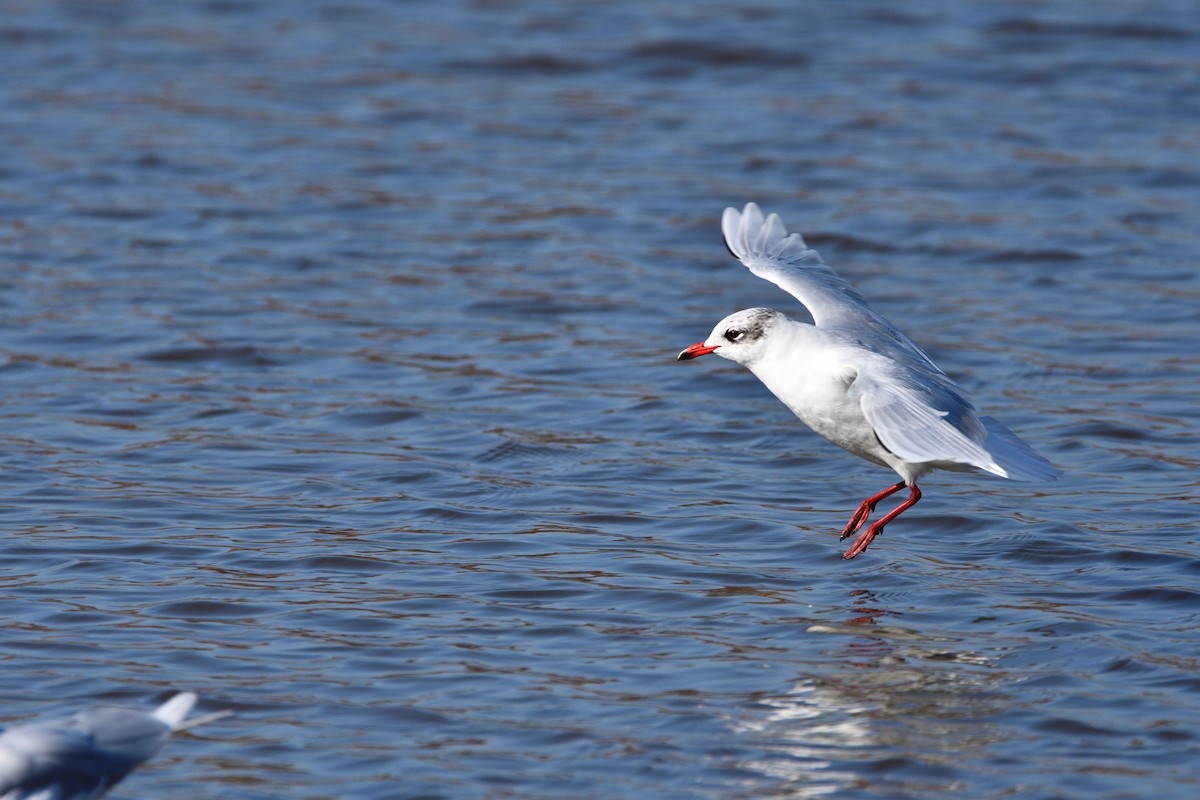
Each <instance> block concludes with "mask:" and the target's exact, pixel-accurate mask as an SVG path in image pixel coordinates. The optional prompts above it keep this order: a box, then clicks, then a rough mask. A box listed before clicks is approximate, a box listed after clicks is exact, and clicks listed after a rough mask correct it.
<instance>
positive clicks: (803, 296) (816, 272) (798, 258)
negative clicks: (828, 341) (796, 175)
mask: <svg viewBox="0 0 1200 800" xmlns="http://www.w3.org/2000/svg"><path fill="white" fill-rule="evenodd" d="M721 232H722V233H723V234H724V235H725V244H726V245H727V246H728V247H729V251H730V252H731V253H733V255H734V256H735V257H737V259H738V260H739V261H741V262H742V263H743V264H745V265H746V267H747V268H749V270H750V271H751V272H752V273H754V274H755V275H757V276H758V277H760V278H762V279H763V280H768V281H770V282H771V283H774V284H775V285H776V286H778V287H779V288H781V289H783V290H784V291H785V292H787V293H788V294H791V295H792V296H793V297H795V298H796V299H797V300H799V301H800V302H801V303H803V304H804V307H805V308H807V309H808V312H809V313H810V314H812V317H813V321H814V322H816V323H817V324H818V325H822V324H828V323H830V322H834V321H836V320H837V319H839V318H843V317H847V316H854V317H858V316H861V315H863V314H865V315H867V316H871V317H875V316H877V315H876V314H875V313H874V312H873V311H871V310H870V309H869V308H868V307H867V303H866V300H864V299H863V297H862V295H860V294H859V293H858V292H857V291H855V290H854V288H853V287H851V286H850V284H848V283H846V281H845V280H844V279H843V278H842V277H841V276H840V275H838V274H837V273H836V272H834V271H833V270H832V269H831V268H830V267H829V266H828V265H827V264H825V262H823V261H822V260H821V256H820V255H819V254H818V253H817V251H816V250H813V249H811V248H809V246H808V245H807V244H805V243H804V239H803V238H802V237H801V236H800V234H798V233H791V234H789V233H788V232H787V229H786V228H785V227H784V226H783V220H781V219H780V218H779V215H778V214H771V215H770V216H768V217H766V218H765V219H764V218H763V214H762V211H760V210H759V208H758V206H757V205H755V204H754V203H747V204H746V207H745V209H743V210H742V211H741V212H740V213H739V212H738V210H737V209H735V208H727V209H725V213H724V214H723V215H722V216H721Z"/></svg>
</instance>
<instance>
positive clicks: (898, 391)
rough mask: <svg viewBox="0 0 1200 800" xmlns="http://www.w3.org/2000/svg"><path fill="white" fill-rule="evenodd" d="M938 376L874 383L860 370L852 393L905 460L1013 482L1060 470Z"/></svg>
mask: <svg viewBox="0 0 1200 800" xmlns="http://www.w3.org/2000/svg"><path fill="white" fill-rule="evenodd" d="M918 375H919V373H918ZM939 377H941V376H934V375H927V376H923V377H921V378H920V379H919V380H920V382H918V380H913V379H911V378H909V379H907V380H905V379H903V378H902V377H901V376H900V375H898V374H892V375H891V376H889V377H888V378H887V379H886V381H876V380H872V379H871V378H870V377H869V376H864V375H863V373H861V372H860V373H859V375H858V376H857V377H856V378H855V380H854V383H853V384H851V386H850V389H849V394H850V396H851V397H852V398H856V399H858V401H859V402H860V403H861V405H862V410H863V416H865V417H866V419H867V422H868V423H870V425H871V427H872V428H874V430H875V435H876V436H878V437H879V440H880V441H881V442H883V446H884V447H886V448H887V449H888V450H890V451H892V452H893V453H895V454H896V455H898V456H900V458H903V459H904V460H905V461H911V462H914V463H925V462H938V461H943V462H953V463H959V464H970V465H971V466H974V467H977V468H979V469H981V470H984V471H985V472H990V473H992V474H993V475H999V476H1001V477H1003V478H1008V479H1010V480H1014V481H1051V480H1054V479H1055V478H1057V477H1058V476H1059V475H1060V474H1061V473H1060V472H1059V470H1057V469H1056V468H1054V467H1053V466H1052V465H1051V464H1050V462H1048V461H1046V459H1044V458H1042V457H1041V456H1040V455H1038V454H1037V453H1035V452H1034V451H1033V448H1031V447H1030V446H1029V445H1027V444H1025V442H1023V441H1021V439H1020V438H1018V437H1017V435H1016V434H1015V433H1013V432H1012V431H1010V430H1009V429H1008V428H1006V427H1004V426H1003V425H1001V424H1000V423H999V422H997V421H996V420H994V419H992V418H991V417H978V416H976V415H975V408H974V406H972V405H971V403H970V401H968V400H966V399H965V398H964V397H962V396H961V395H960V394H959V393H958V392H957V391H956V388H957V387H955V386H954V384H952V383H950V382H949V380H948V379H946V380H938V378H939Z"/></svg>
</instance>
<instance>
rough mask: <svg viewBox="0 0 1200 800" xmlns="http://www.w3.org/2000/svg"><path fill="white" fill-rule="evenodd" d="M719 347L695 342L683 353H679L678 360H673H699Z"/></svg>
mask: <svg viewBox="0 0 1200 800" xmlns="http://www.w3.org/2000/svg"><path fill="white" fill-rule="evenodd" d="M720 346H721V345H719V344H705V343H704V342H696V343H695V344H693V345H689V346H688V347H686V348H684V350H683V352H682V353H680V354H679V356H678V358H676V359H675V360H676V361H691V360H692V359H693V358H699V357H700V356H706V355H708V354H709V353H711V352H712V351H713V350H716V349H717V348H718V347H720Z"/></svg>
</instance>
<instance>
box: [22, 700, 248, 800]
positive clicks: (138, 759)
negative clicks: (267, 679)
mask: <svg viewBox="0 0 1200 800" xmlns="http://www.w3.org/2000/svg"><path fill="white" fill-rule="evenodd" d="M195 704H196V695H194V694H192V693H191V692H181V693H180V694H177V695H175V696H174V697H172V698H171V699H170V700H167V701H166V702H165V703H163V704H162V705H160V706H159V707H158V708H157V709H155V710H154V711H151V712H147V711H136V710H133V709H129V708H117V707H113V706H101V707H98V708H90V709H87V710H86V711H81V712H79V713H78V714H75V715H73V716H70V717H65V718H61V719H51V720H46V721H44V722H29V723H25V724H22V725H13V726H11V727H8V728H5V729H4V730H3V731H0V800H91V799H92V798H97V797H102V796H104V795H105V794H106V793H107V792H108V790H109V789H111V788H112V787H113V786H115V785H116V784H117V783H119V782H120V781H121V779H122V778H124V777H125V776H126V775H128V774H129V772H130V771H131V770H133V769H134V768H135V767H137V766H138V765H140V764H141V763H142V762H144V761H146V759H148V758H150V757H151V756H152V755H154V754H155V753H156V752H158V749H159V748H160V747H162V745H163V742H165V741H166V740H167V737H168V736H170V734H171V733H173V732H175V731H178V730H182V729H184V728H191V727H194V726H196V725H201V724H203V723H205V722H210V721H212V720H213V719H217V718H219V717H223V716H226V715H227V714H228V713H229V712H217V713H215V714H209V715H207V716H204V717H199V718H196V719H193V720H191V721H189V722H186V723H185V722H184V718H185V717H186V716H187V715H188V712H190V711H191V710H192V706H194V705H195Z"/></svg>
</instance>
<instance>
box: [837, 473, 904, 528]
mask: <svg viewBox="0 0 1200 800" xmlns="http://www.w3.org/2000/svg"><path fill="white" fill-rule="evenodd" d="M903 488H904V481H900V482H899V483H897V484H896V485H895V486H889V487H888V488H886V489H884V490H883V491H882V492H880V493H879V494H873V495H871V496H870V497H868V498H867V499H866V500H863V501H862V502H861V503H859V504H858V509H857V510H856V511H855V512H854V516H852V517H850V521H849V522H847V523H846V527H845V528H844V529H843V530H842V535H841V538H842V539H845V538H846V537H847V536H853V535H854V534H856V533H858V529H859V528H861V527H862V526H863V523H864V522H866V521H867V517H869V516H871V512H872V511H874V510H875V504H876V503H878V502H879V501H880V500H882V499H883V498H885V497H891V496H892V495H894V494H895V493H896V492H898V491H900V490H901V489H903Z"/></svg>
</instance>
